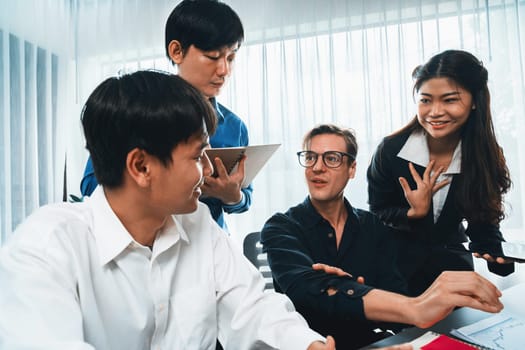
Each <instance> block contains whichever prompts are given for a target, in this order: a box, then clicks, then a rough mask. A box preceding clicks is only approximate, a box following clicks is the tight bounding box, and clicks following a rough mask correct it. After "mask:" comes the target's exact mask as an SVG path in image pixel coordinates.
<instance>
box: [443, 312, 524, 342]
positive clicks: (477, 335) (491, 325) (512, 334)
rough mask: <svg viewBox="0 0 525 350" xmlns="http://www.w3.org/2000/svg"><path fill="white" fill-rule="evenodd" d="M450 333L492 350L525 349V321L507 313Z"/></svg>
mask: <svg viewBox="0 0 525 350" xmlns="http://www.w3.org/2000/svg"><path fill="white" fill-rule="evenodd" d="M450 333H451V334H453V335H455V336H456V337H459V338H461V339H464V340H466V341H469V342H472V343H475V344H479V345H482V346H485V347H488V348H490V349H497V350H523V349H525V319H523V318H521V317H518V316H515V315H512V314H510V313H506V312H501V313H499V314H496V315H494V316H491V317H489V318H486V319H484V320H481V321H478V322H476V323H473V324H471V325H468V326H465V327H461V328H459V329H454V330H452V331H451V332H450Z"/></svg>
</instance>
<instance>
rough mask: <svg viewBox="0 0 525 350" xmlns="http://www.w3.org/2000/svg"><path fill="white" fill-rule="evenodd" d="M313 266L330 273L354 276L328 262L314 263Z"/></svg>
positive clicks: (317, 269)
mask: <svg viewBox="0 0 525 350" xmlns="http://www.w3.org/2000/svg"><path fill="white" fill-rule="evenodd" d="M312 268H313V269H314V270H316V271H324V272H326V273H328V274H330V275H336V276H341V277H343V276H347V277H352V275H351V274H349V273H348V272H346V271H344V270H343V269H340V268H339V267H334V266H330V265H327V264H321V263H316V264H313V265H312Z"/></svg>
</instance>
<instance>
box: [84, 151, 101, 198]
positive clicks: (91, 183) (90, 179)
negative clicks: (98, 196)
mask: <svg viewBox="0 0 525 350" xmlns="http://www.w3.org/2000/svg"><path fill="white" fill-rule="evenodd" d="M97 186H98V181H97V178H96V177H95V170H94V169H93V162H92V161H91V156H90V157H89V158H88V160H87V163H86V169H85V170H84V177H83V178H82V180H81V181H80V193H82V195H83V196H91V194H92V193H93V191H94V190H95V188H96V187H97Z"/></svg>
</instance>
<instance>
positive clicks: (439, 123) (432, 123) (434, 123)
mask: <svg viewBox="0 0 525 350" xmlns="http://www.w3.org/2000/svg"><path fill="white" fill-rule="evenodd" d="M429 124H430V125H443V124H445V122H429Z"/></svg>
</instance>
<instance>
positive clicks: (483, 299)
mask: <svg viewBox="0 0 525 350" xmlns="http://www.w3.org/2000/svg"><path fill="white" fill-rule="evenodd" d="M442 276H443V283H444V285H443V286H441V287H445V288H449V293H450V294H451V296H452V298H451V300H453V302H454V303H455V305H456V306H468V307H472V308H474V309H478V310H482V311H487V312H499V311H501V309H503V304H502V303H501V301H500V299H499V298H500V297H501V295H502V294H501V291H500V290H499V289H498V288H496V286H495V285H494V284H492V283H491V282H490V281H488V280H487V279H485V278H484V277H482V276H481V275H479V274H478V273H476V272H472V271H445V272H443V273H442V274H441V275H440V276H439V277H438V279H440V278H442Z"/></svg>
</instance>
